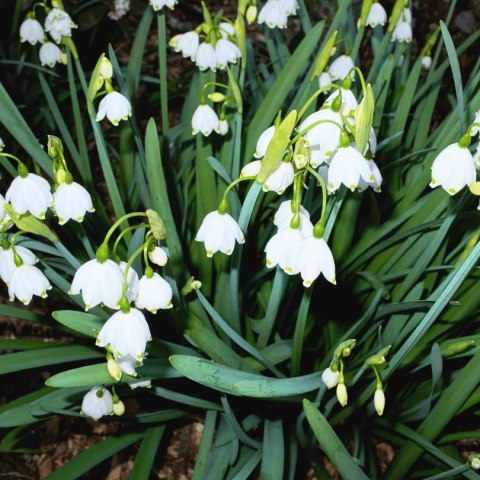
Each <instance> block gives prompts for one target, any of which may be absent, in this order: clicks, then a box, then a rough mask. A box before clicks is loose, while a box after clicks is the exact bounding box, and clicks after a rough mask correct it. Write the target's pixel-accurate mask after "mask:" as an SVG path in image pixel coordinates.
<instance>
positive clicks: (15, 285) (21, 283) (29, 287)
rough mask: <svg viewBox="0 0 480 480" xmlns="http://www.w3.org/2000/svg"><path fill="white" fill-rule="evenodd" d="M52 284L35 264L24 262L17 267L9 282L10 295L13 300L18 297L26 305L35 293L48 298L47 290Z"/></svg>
mask: <svg viewBox="0 0 480 480" xmlns="http://www.w3.org/2000/svg"><path fill="white" fill-rule="evenodd" d="M51 288H52V286H51V285H50V282H49V281H48V278H47V277H46V276H45V275H44V274H43V273H42V272H41V271H40V270H39V269H38V268H37V267H34V266H33V265H29V264H27V263H24V264H23V265H21V266H20V267H16V268H15V270H14V271H13V273H12V275H11V277H10V281H9V283H8V297H9V299H10V301H11V302H13V300H15V297H17V298H18V299H19V300H20V301H21V302H22V303H23V304H24V305H28V304H29V303H30V301H31V300H32V297H33V296H34V295H38V296H39V297H42V298H46V296H47V290H50V289H51Z"/></svg>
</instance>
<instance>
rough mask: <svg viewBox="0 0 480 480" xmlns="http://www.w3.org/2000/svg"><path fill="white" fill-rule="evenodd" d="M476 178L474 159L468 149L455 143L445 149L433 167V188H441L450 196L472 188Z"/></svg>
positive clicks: (431, 184) (431, 183)
mask: <svg viewBox="0 0 480 480" xmlns="http://www.w3.org/2000/svg"><path fill="white" fill-rule="evenodd" d="M475 178H476V170H475V165H474V163H473V157H472V154H471V153H470V151H469V150H468V148H462V147H460V145H459V144H458V143H453V144H452V145H449V146H448V147H447V148H445V149H443V150H442V151H441V152H440V153H439V154H438V155H437V157H436V158H435V160H434V161H433V165H432V181H431V182H430V186H431V187H432V188H435V187H438V186H441V187H442V188H443V189H444V190H445V191H446V192H448V193H449V194H450V195H455V194H456V193H457V192H459V191H460V190H461V189H462V188H463V187H465V186H470V185H471V184H472V183H473V182H474V181H475Z"/></svg>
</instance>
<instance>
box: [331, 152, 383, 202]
mask: <svg viewBox="0 0 480 480" xmlns="http://www.w3.org/2000/svg"><path fill="white" fill-rule="evenodd" d="M360 178H363V180H364V181H365V182H366V183H368V184H370V183H372V182H373V180H374V179H373V175H372V171H371V169H370V166H369V164H368V162H367V160H366V159H365V157H363V155H362V154H361V153H360V152H359V151H358V150H356V149H355V148H353V147H352V146H348V147H340V148H339V149H338V150H337V151H336V152H335V154H334V155H333V157H332V160H331V162H330V167H329V169H328V185H327V186H328V189H329V190H330V191H331V192H336V191H337V190H338V188H339V187H340V185H341V184H342V183H343V185H345V186H346V187H347V188H349V189H350V190H352V191H353V190H355V189H356V188H357V187H358V184H359V182H360Z"/></svg>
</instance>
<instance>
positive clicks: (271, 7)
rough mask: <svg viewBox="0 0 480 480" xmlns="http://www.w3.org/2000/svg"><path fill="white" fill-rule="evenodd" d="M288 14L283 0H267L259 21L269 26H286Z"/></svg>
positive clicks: (259, 15)
mask: <svg viewBox="0 0 480 480" xmlns="http://www.w3.org/2000/svg"><path fill="white" fill-rule="evenodd" d="M287 20H288V15H287V12H286V9H285V5H284V4H283V2H282V0H267V3H265V4H264V6H263V7H262V9H261V10H260V13H259V14H258V23H265V24H266V25H267V27H269V28H275V27H277V28H286V27H287Z"/></svg>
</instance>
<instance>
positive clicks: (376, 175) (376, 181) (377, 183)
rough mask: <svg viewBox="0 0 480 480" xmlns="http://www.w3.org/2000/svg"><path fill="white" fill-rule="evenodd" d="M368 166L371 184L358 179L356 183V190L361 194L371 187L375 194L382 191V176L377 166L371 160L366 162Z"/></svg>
mask: <svg viewBox="0 0 480 480" xmlns="http://www.w3.org/2000/svg"><path fill="white" fill-rule="evenodd" d="M367 162H368V166H369V167H370V172H371V174H372V177H373V181H372V182H371V183H367V182H366V181H365V180H364V179H363V178H361V177H360V180H359V182H358V187H357V188H358V190H359V191H360V192H361V191H363V190H365V189H366V188H368V187H372V188H373V189H374V190H375V191H376V192H381V191H382V182H383V177H382V174H381V172H380V170H379V168H378V166H377V164H376V163H375V162H374V161H373V160H367Z"/></svg>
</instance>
